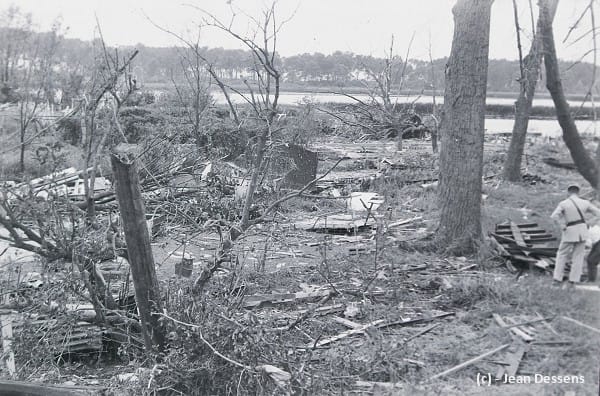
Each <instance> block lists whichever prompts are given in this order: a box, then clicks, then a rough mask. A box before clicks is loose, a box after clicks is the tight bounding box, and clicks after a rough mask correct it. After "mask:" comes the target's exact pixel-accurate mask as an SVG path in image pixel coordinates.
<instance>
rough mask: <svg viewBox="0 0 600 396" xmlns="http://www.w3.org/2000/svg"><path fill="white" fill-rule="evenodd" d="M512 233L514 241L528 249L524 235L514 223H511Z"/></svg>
mask: <svg viewBox="0 0 600 396" xmlns="http://www.w3.org/2000/svg"><path fill="white" fill-rule="evenodd" d="M510 231H511V232H512V236H513V239H514V240H515V242H516V243H517V246H519V247H527V244H526V243H525V240H524V239H523V235H522V234H521V231H520V230H519V226H517V224H516V223H514V222H512V221H511V222H510Z"/></svg>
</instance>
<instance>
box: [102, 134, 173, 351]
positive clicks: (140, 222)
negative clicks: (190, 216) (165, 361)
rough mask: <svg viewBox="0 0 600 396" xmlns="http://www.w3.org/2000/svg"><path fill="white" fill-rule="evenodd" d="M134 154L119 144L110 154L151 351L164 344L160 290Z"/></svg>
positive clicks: (130, 259) (129, 146) (145, 341)
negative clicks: (160, 318) (160, 314)
mask: <svg viewBox="0 0 600 396" xmlns="http://www.w3.org/2000/svg"><path fill="white" fill-rule="evenodd" d="M135 158H136V149H135V147H134V146H132V145H127V144H120V145H118V146H117V147H116V148H115V150H114V152H113V154H112V155H111V165H112V170H113V175H114V178H115V182H116V186H115V193H116V196H117V201H118V203H119V210H120V212H121V218H122V220H123V229H124V231H125V242H126V243H127V253H128V257H129V265H130V267H131V278H132V280H133V286H134V289H135V300H136V302H137V307H138V312H139V314H140V319H141V322H142V332H143V337H144V344H145V347H146V350H147V351H152V350H153V349H154V346H158V347H159V348H162V347H163V346H164V342H165V335H164V329H163V327H162V325H161V324H160V322H159V320H158V318H159V316H158V315H157V314H156V313H160V312H161V311H162V310H161V303H160V290H159V287H158V280H157V279H156V271H155V268H154V257H153V256H152V248H151V246H150V235H149V233H148V227H147V226H146V210H145V208H144V201H143V200H142V193H141V188H140V179H139V176H138V172H137V166H136V159H135ZM152 313H155V314H154V315H153V314H152Z"/></svg>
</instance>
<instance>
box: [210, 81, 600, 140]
mask: <svg viewBox="0 0 600 396" xmlns="http://www.w3.org/2000/svg"><path fill="white" fill-rule="evenodd" d="M211 94H212V95H213V97H214V99H215V100H216V102H217V103H219V104H225V98H224V96H223V94H222V93H221V92H220V91H214V92H211ZM353 96H354V97H356V98H357V99H359V100H369V97H368V95H365V94H356V95H353ZM231 100H232V101H233V102H234V103H240V104H241V103H244V102H245V101H244V99H243V98H242V97H241V96H239V95H238V94H232V95H231ZM307 101H309V102H312V103H315V104H319V103H342V104H343V103H353V99H352V98H349V97H347V96H343V95H336V94H330V93H301V92H282V93H281V95H280V97H279V103H280V104H281V105H287V106H291V105H297V104H299V103H303V102H307ZM431 102H432V97H431V96H427V95H423V96H401V97H398V103H431ZM436 102H437V103H443V97H441V96H440V97H437V98H436ZM514 102H515V99H511V98H498V97H488V98H487V100H486V103H487V104H497V105H509V106H512V105H514ZM533 105H534V106H549V107H552V106H554V104H553V102H552V99H550V98H539V99H534V100H533ZM569 105H570V106H571V108H574V109H575V108H578V107H580V106H581V101H574V100H571V101H569ZM584 106H585V107H589V106H591V104H590V103H589V102H588V103H585V104H584ZM513 123H514V120H513V119H502V118H487V117H486V120H485V129H486V132H487V133H507V132H511V131H512V127H513ZM575 123H576V125H577V128H578V130H579V132H580V133H581V134H592V135H593V134H596V135H597V134H599V132H600V126H598V127H595V126H594V122H593V121H589V120H580V121H576V122H575ZM528 130H529V132H531V133H535V134H541V135H542V136H548V137H558V136H560V135H561V133H562V132H561V129H560V125H559V124H558V121H556V120H553V119H531V120H530V121H529V128H528Z"/></svg>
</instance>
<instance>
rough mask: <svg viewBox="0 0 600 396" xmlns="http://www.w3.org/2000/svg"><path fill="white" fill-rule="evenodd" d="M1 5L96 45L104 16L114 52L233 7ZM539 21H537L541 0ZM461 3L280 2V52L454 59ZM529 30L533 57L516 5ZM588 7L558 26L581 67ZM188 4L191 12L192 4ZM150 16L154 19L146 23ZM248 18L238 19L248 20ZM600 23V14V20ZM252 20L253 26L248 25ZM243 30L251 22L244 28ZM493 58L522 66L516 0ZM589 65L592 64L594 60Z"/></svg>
mask: <svg viewBox="0 0 600 396" xmlns="http://www.w3.org/2000/svg"><path fill="white" fill-rule="evenodd" d="M183 1H184V2H181V1H180V0H17V1H14V0H0V8H2V9H4V8H6V7H8V6H9V5H10V4H17V5H18V6H19V7H21V8H22V9H23V10H25V11H30V12H32V13H33V16H34V20H35V21H36V22H37V24H38V26H39V27H40V28H42V29H47V28H48V27H49V26H50V24H51V23H52V21H53V20H54V19H55V18H57V17H59V16H60V17H61V18H62V21H63V25H64V26H66V27H68V28H69V31H68V32H67V37H75V38H82V39H90V38H93V37H94V35H95V34H97V33H95V16H94V15H97V17H98V19H99V21H100V23H101V26H102V31H103V34H104V38H105V39H106V41H107V42H108V43H109V44H111V45H133V44H137V43H142V44H144V45H147V46H170V45H173V44H175V43H176V41H175V40H174V39H173V38H172V37H170V36H169V35H168V34H166V33H164V32H161V31H160V30H159V29H157V28H156V27H154V26H153V25H152V24H151V23H150V21H148V19H147V17H148V18H150V19H152V20H153V21H155V22H156V23H157V24H159V25H161V26H165V27H167V28H169V29H171V30H173V31H175V32H177V33H182V34H185V33H186V32H190V31H192V29H193V28H194V21H199V20H200V18H201V13H200V12H199V11H197V10H195V9H194V8H192V7H190V6H189V4H193V5H195V6H198V7H200V8H203V9H205V10H208V11H210V12H212V13H214V14H216V15H218V16H219V17H222V18H224V19H225V20H227V19H228V16H229V15H230V14H229V10H230V8H229V5H228V2H227V1H226V0H183ZM531 2H532V3H533V4H534V15H535V16H536V17H537V7H536V3H537V0H531ZM454 3H455V0H280V1H279V3H278V10H279V12H278V16H279V19H281V20H283V19H284V18H287V17H289V16H290V15H292V14H294V10H296V11H295V14H294V16H293V18H292V19H291V20H290V21H289V22H288V23H287V24H286V25H285V26H284V27H283V29H282V31H281V33H280V35H279V37H278V51H279V53H280V54H282V55H283V56H288V55H293V54H299V53H305V52H322V53H325V54H327V53H331V52H334V51H336V50H341V51H352V52H355V53H358V54H365V55H373V56H383V55H384V51H386V50H387V48H388V47H389V42H390V37H391V35H392V34H393V35H394V37H395V43H396V45H395V49H396V52H397V53H398V54H399V55H402V56H404V54H405V53H406V49H407V48H408V45H409V42H410V38H411V36H412V35H413V32H414V34H415V37H414V41H413V44H412V49H411V52H410V57H411V58H417V59H428V56H429V55H428V49H429V43H430V42H431V51H432V55H433V57H434V58H439V57H443V56H447V55H448V54H449V53H450V45H451V42H452V32H453V20H452V12H451V10H452V6H453V5H454ZM517 3H518V7H519V18H520V23H521V26H522V28H523V30H524V31H523V33H522V41H523V52H524V54H526V53H527V51H528V49H529V43H530V38H531V18H530V13H529V6H528V4H529V0H517ZM588 3H589V0H562V1H560V3H559V8H558V12H557V15H556V19H555V23H554V26H555V38H556V42H557V51H558V55H559V57H560V58H563V59H571V60H576V59H579V58H580V57H581V56H582V55H583V54H584V53H585V52H586V51H587V50H589V49H591V48H592V44H591V37H589V38H586V39H584V40H582V41H580V42H579V43H577V44H576V45H570V46H569V45H566V44H563V43H562V41H563V38H564V37H565V35H566V33H567V31H568V29H569V27H570V26H572V25H573V23H575V21H576V19H577V17H578V16H579V14H580V13H581V11H582V10H583V8H584V7H585V6H586V5H587V4H588ZM186 4H187V5H186ZM265 4H270V2H269V1H268V0H262V1H261V0H233V5H234V6H235V7H238V8H239V9H242V10H243V11H245V12H246V13H248V14H249V15H252V16H258V15H259V13H260V10H261V9H262V8H263V6H264V5H265ZM146 16H147V17H146ZM243 18H244V16H243V15H241V14H240V15H238V19H237V20H238V21H242V19H243ZM588 19H589V18H586V19H585V20H584V24H583V25H582V26H581V27H580V28H579V29H578V30H577V31H576V32H575V33H573V35H572V38H576V37H578V36H579V35H580V34H583V33H584V32H585V31H587V30H588V29H589V28H590V24H589V21H588ZM598 19H599V20H600V14H599V18H598ZM246 21H247V19H246ZM238 26H239V28H240V29H242V31H245V30H246V28H247V26H248V25H247V24H246V23H241V24H239V25H238ZM201 43H202V45H205V46H208V47H225V48H239V45H238V44H237V43H236V42H234V41H232V40H229V39H226V38H225V37H224V36H223V35H221V34H217V33H216V32H211V31H208V30H206V29H205V30H204V31H203V34H202V41H201ZM490 57H491V58H494V59H500V58H506V59H517V58H518V53H517V46H516V34H515V27H514V19H513V10H512V0H495V2H494V5H493V8H492V25H491V36H490ZM586 60H588V61H591V55H589V56H588V57H587V58H586Z"/></svg>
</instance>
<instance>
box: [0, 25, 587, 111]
mask: <svg viewBox="0 0 600 396" xmlns="http://www.w3.org/2000/svg"><path fill="white" fill-rule="evenodd" d="M50 42H52V43H53V44H52V45H55V46H56V48H55V50H53V52H52V59H47V60H45V62H51V64H52V67H51V68H46V69H45V70H47V72H48V73H50V74H51V75H50V76H45V82H46V85H47V86H48V89H49V90H50V89H51V88H56V89H60V90H61V91H62V95H63V96H62V98H63V103H68V101H70V100H71V99H73V98H77V97H78V93H79V92H80V90H81V86H82V84H83V83H84V82H85V81H86V80H89V79H90V74H91V70H93V69H94V68H93V67H92V66H91V65H92V64H94V63H95V64H98V62H103V61H104V60H103V58H102V53H103V52H102V46H101V43H100V42H99V41H96V42H94V41H83V40H79V39H66V38H62V37H57V36H56V34H55V33H50V32H46V33H37V32H33V31H31V30H29V29H27V28H7V27H3V26H2V24H0V77H1V78H0V85H1V86H0V89H1V90H2V92H0V94H2V95H4V96H5V97H8V96H9V94H10V92H11V90H14V89H19V88H20V86H22V85H23V84H22V81H24V78H23V76H24V75H25V74H26V73H24V72H20V69H23V65H25V66H26V65H28V64H31V62H32V57H34V56H35V55H34V54H39V53H43V51H40V48H42V49H43V48H46V47H48V46H49V45H50V44H49V43H50ZM32 43H36V44H35V45H33V44H32ZM134 49H137V50H139V54H138V56H137V57H136V58H135V61H134V63H133V68H132V70H131V73H132V74H133V76H134V77H135V79H136V80H137V81H138V82H139V83H140V85H141V86H143V85H144V84H148V86H152V85H153V84H160V85H162V84H170V83H171V81H173V80H175V81H180V82H181V81H183V79H184V77H183V76H184V74H183V69H182V68H183V67H184V66H182V65H185V64H187V63H186V62H182V61H181V59H182V56H183V57H185V56H188V57H189V56H192V55H191V53H190V51H189V50H188V49H186V48H182V47H147V46H144V45H142V44H139V45H137V46H132V47H120V48H119V53H120V54H121V56H125V55H126V54H127V53H129V52H130V51H133V50H134ZM109 51H113V52H114V51H115V49H114V48H113V49H109ZM201 51H202V54H203V56H204V57H205V58H206V59H207V60H209V62H210V63H211V64H212V68H213V70H214V71H215V73H216V74H217V76H219V77H220V78H222V79H224V80H228V81H229V82H231V83H232V84H233V85H238V86H244V85H243V83H242V81H243V80H245V79H246V80H250V83H252V81H251V80H253V79H255V78H256V76H255V73H253V67H254V66H253V64H252V57H251V55H250V52H249V51H245V50H233V49H223V48H202V50H201ZM389 61H391V62H393V63H394V64H395V65H396V67H397V71H398V72H401V71H403V75H404V77H403V78H402V79H399V80H398V83H397V86H396V87H395V88H397V89H402V90H403V91H404V92H407V91H413V92H423V91H431V90H432V89H435V90H437V92H438V93H439V92H442V91H443V89H444V70H445V66H446V61H447V59H446V58H440V59H435V60H433V62H428V61H422V60H414V59H411V60H409V61H408V62H407V64H406V66H405V65H404V62H403V60H402V59H401V58H400V57H395V58H393V59H391V60H389ZM276 63H277V64H278V65H280V70H281V72H282V80H283V87H284V89H287V90H291V89H299V90H308V89H315V90H319V89H322V90H336V89H340V88H341V87H344V88H345V89H346V90H347V91H346V92H352V91H354V92H356V91H360V90H361V89H364V87H365V81H369V80H372V78H371V75H372V74H377V73H379V72H380V71H381V70H382V69H383V68H384V67H385V64H386V59H383V58H377V57H373V56H365V55H358V54H354V53H351V52H340V51H337V52H335V53H333V54H330V55H324V54H321V53H313V54H301V55H294V56H288V57H278V58H277V60H276ZM560 67H561V71H562V82H563V85H564V88H565V91H566V92H567V93H568V94H570V95H585V94H586V93H587V92H588V90H589V85H590V83H591V80H592V70H593V65H592V64H590V63H577V64H572V63H571V62H565V61H563V62H561V63H560ZM543 74H544V73H542V75H543ZM518 77H519V63H518V61H509V60H494V59H492V60H490V62H489V73H488V91H489V92H494V93H499V94H500V95H501V94H502V93H503V92H504V93H506V92H517V91H518V90H519V83H518ZM400 81H401V82H400ZM544 84H545V83H544V81H541V82H540V84H539V89H538V92H540V93H541V92H545V91H546V90H545V89H544V88H543V85H544ZM21 88H22V87H21ZM2 95H0V96H2ZM4 100H6V98H5V99H4Z"/></svg>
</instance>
